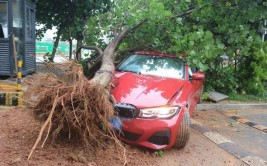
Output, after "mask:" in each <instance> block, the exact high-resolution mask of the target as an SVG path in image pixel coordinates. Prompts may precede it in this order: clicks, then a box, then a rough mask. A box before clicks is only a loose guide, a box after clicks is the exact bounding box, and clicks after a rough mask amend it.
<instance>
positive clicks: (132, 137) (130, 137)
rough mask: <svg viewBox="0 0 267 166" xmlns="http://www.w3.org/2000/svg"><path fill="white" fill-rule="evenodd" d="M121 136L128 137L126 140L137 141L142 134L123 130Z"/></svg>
mask: <svg viewBox="0 0 267 166" xmlns="http://www.w3.org/2000/svg"><path fill="white" fill-rule="evenodd" d="M120 136H121V137H122V138H124V139H126V140H129V141H132V142H135V141H137V140H138V139H139V138H140V137H141V134H136V133H132V132H128V131H125V130H122V133H121V135H120Z"/></svg>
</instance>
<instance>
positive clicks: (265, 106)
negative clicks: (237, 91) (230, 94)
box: [196, 103, 267, 111]
mask: <svg viewBox="0 0 267 166" xmlns="http://www.w3.org/2000/svg"><path fill="white" fill-rule="evenodd" d="M234 109H238V110H244V109H266V110H267V103H251V104H198V105H197V106H196V110H197V111H201V110H234Z"/></svg>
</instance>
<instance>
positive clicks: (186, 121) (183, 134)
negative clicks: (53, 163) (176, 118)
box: [174, 109, 190, 149]
mask: <svg viewBox="0 0 267 166" xmlns="http://www.w3.org/2000/svg"><path fill="white" fill-rule="evenodd" d="M189 137H190V115H189V112H188V110H187V109H186V110H185V112H184V116H183V119H182V121H181V124H180V127H179V131H178V135H177V137H176V141H175V143H174V147H175V148H178V149H182V148H184V147H185V146H186V144H187V142H188V140H189Z"/></svg>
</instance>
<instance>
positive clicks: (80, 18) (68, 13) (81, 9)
mask: <svg viewBox="0 0 267 166" xmlns="http://www.w3.org/2000/svg"><path fill="white" fill-rule="evenodd" d="M110 5H111V1H109V0H101V1H99V0H38V3H37V10H36V21H37V22H36V24H37V25H43V28H41V29H39V30H37V33H36V34H37V37H38V38H42V37H43V34H44V32H45V31H46V30H47V29H52V27H57V29H59V28H60V27H61V28H62V29H63V30H62V33H63V34H64V36H63V40H64V39H65V40H67V39H68V38H69V28H70V35H71V36H70V37H72V38H74V39H77V40H78V39H80V38H83V34H82V32H83V30H84V28H85V24H86V20H87V19H88V18H89V17H91V16H94V15H96V14H99V13H101V12H105V11H106V10H107V9H108V8H109V7H110ZM60 35H61V34H60Z"/></svg>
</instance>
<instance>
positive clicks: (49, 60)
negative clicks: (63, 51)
mask: <svg viewBox="0 0 267 166" xmlns="http://www.w3.org/2000/svg"><path fill="white" fill-rule="evenodd" d="M43 58H44V61H45V62H54V61H53V58H52V55H51V54H50V53H49V52H47V53H45V54H44V56H43Z"/></svg>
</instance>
